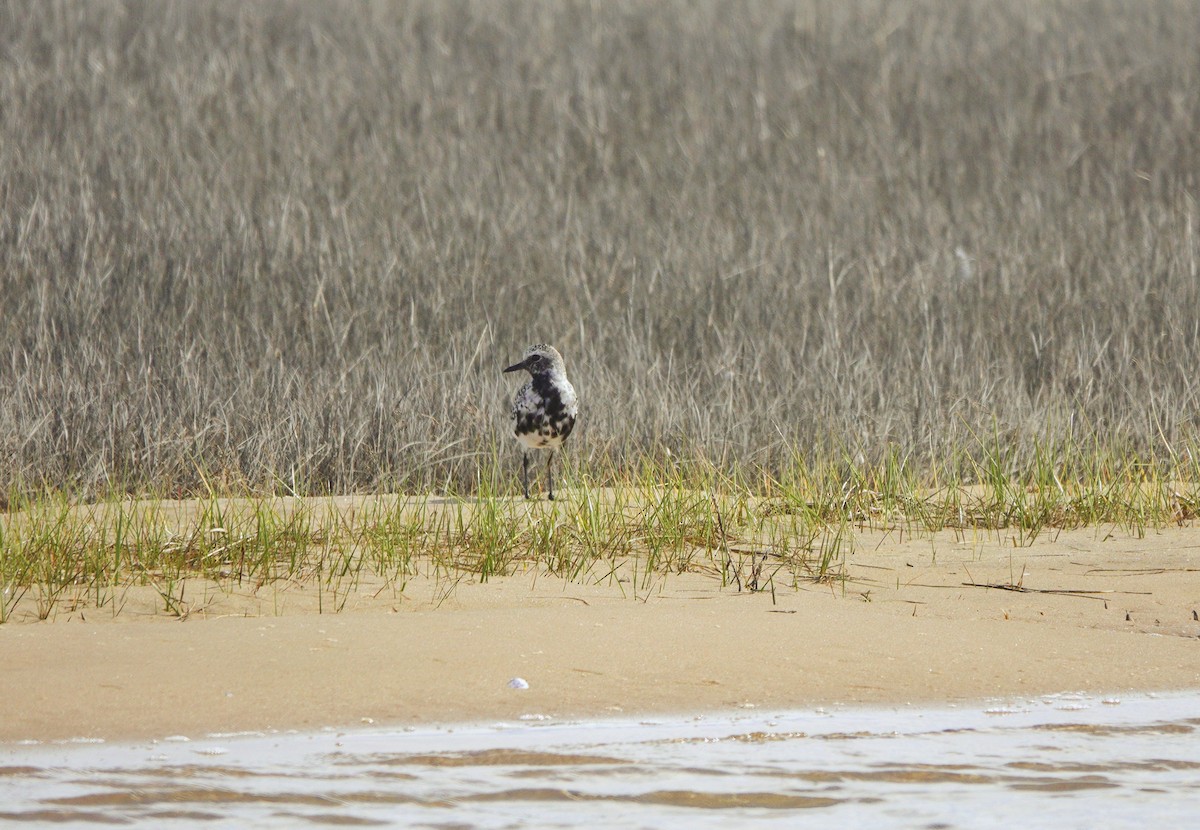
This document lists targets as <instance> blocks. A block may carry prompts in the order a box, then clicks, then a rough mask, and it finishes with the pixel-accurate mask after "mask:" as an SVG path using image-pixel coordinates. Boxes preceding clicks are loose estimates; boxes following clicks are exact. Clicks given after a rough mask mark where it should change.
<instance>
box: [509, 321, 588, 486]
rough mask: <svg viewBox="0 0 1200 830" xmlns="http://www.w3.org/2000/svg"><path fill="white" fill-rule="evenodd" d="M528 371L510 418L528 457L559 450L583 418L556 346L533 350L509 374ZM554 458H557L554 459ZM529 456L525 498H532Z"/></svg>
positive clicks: (514, 431)
mask: <svg viewBox="0 0 1200 830" xmlns="http://www.w3.org/2000/svg"><path fill="white" fill-rule="evenodd" d="M521 369H524V370H525V371H527V372H529V376H530V377H529V381H528V382H527V383H526V384H525V385H524V386H522V387H521V388H520V389H518V390H517V394H516V396H515V397H514V398H513V403H512V410H511V412H510V415H511V417H512V422H513V435H514V436H515V437H516V439H517V440H518V441H520V442H521V446H522V447H524V449H525V451H526V453H528V451H529V450H551V451H553V450H555V449H557V448H558V447H560V446H562V443H563V441H566V440H567V436H568V435H570V434H571V430H573V429H574V428H575V419H576V418H577V417H578V416H579V401H578V398H576V396H575V387H573V386H572V385H571V382H570V381H569V380H567V370H566V365H565V364H564V363H563V359H562V355H561V354H559V353H558V350H557V349H555V348H554V347H553V346H547V345H546V344H544V343H539V344H537V345H534V346H530V347H529V348H528V349H527V350H526V352H525V358H524V359H523V360H522V361H521V362H520V363H517V364H514V365H512V366H509V367H508V368H507V369H505V370H504V371H505V372H515V371H518V370H521ZM551 457H553V456H551ZM528 466H529V458H528V455H527V454H526V456H525V457H524V459H523V469H522V472H523V476H522V484H524V486H525V496H526V497H527V498H528V496H529V485H528ZM546 475H547V478H548V479H549V484H550V487H549V490H550V498H554V484H553V478H551V477H550V459H547V461H546Z"/></svg>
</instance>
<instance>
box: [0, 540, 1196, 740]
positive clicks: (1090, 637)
mask: <svg viewBox="0 0 1200 830" xmlns="http://www.w3.org/2000/svg"><path fill="white" fill-rule="evenodd" d="M1015 541H1017V540H1014V539H1013V538H1012V537H1011V535H1009V534H1004V533H1001V534H998V533H996V532H991V533H986V532H982V531H981V532H978V533H971V532H967V533H966V534H965V535H964V534H963V533H962V532H958V533H953V532H945V533H938V534H935V535H933V536H928V535H926V536H922V537H910V536H908V535H902V534H898V533H895V532H893V533H882V532H867V533H860V534H858V536H857V538H856V545H855V551H856V552H855V553H853V554H852V555H851V556H850V557H849V558H848V560H847V563H846V579H845V580H844V581H837V582H834V583H832V584H820V583H812V582H801V583H800V584H799V586H798V587H797V588H792V587H784V586H782V585H781V584H778V583H777V584H776V590H775V591H774V592H773V594H772V593H771V592H765V591H764V592H758V593H749V592H740V593H739V592H737V591H736V590H734V589H732V588H729V587H725V588H722V586H721V584H720V580H719V579H718V578H717V577H716V576H715V575H714V574H713V573H688V574H676V575H669V576H666V577H658V578H656V579H655V581H654V583H653V585H652V586H650V587H649V589H647V588H646V587H645V586H642V585H638V584H637V583H636V582H635V581H631V580H630V579H629V578H628V577H627V576H617V577H613V576H605V575H604V573H594V574H593V575H591V576H590V577H587V578H586V579H583V580H580V581H576V582H566V581H564V580H561V579H557V578H554V577H552V576H548V575H546V574H545V573H536V572H525V573H518V574H515V575H512V576H508V577H504V578H499V579H497V578H493V579H492V580H489V581H488V582H486V583H479V582H477V581H471V580H469V579H464V580H461V581H459V582H458V583H457V584H456V585H455V586H453V590H449V588H450V586H449V585H448V584H447V583H446V582H445V581H439V580H436V579H415V580H410V581H409V582H408V584H407V585H406V586H405V587H404V590H403V592H402V593H398V592H396V591H394V590H383V589H382V587H381V586H371V585H366V584H363V585H360V586H358V587H357V589H356V591H355V592H354V593H353V594H352V595H351V596H349V597H348V598H347V600H346V603H345V606H344V608H343V610H342V611H341V613H336V614H329V613H325V614H318V613H315V611H316V606H317V602H316V593H317V592H316V589H315V587H314V586H313V585H305V584H299V583H297V584H292V585H289V586H286V587H284V588H279V587H278V586H276V587H274V588H262V589H259V591H258V592H251V591H250V590H249V589H247V590H246V591H245V592H244V593H240V594H238V593H231V592H228V591H226V592H221V591H217V590H216V589H214V588H206V587H204V586H198V587H196V588H195V589H194V590H192V591H191V593H190V594H189V596H191V597H193V598H194V599H193V604H192V606H191V608H192V611H191V613H190V615H189V616H188V618H187V619H186V620H184V621H179V620H177V619H174V618H172V617H170V616H167V615H164V614H162V613H151V611H152V609H153V607H154V606H153V602H152V601H151V600H147V599H145V598H139V596H137V595H130V596H129V597H127V598H126V600H127V601H126V604H125V606H124V607H123V609H122V611H121V613H120V614H117V615H115V616H114V615H113V614H112V613H111V611H106V610H94V609H93V610H87V609H80V610H75V611H71V610H69V609H64V610H62V611H61V612H60V613H58V614H57V615H56V616H55V617H54V619H53V620H52V621H47V622H21V621H16V622H11V623H8V624H5V625H3V626H0V658H2V660H3V664H4V671H3V672H0V699H2V700H3V701H4V716H3V718H0V741H14V740H24V739H37V740H55V739H69V738H91V737H98V738H105V739H110V740H112V739H122V738H129V739H132V738H156V737H165V736H170V735H187V736H201V735H204V734H209V733H214V732H233V731H243V730H266V729H291V728H294V729H315V728H321V727H349V726H358V725H361V724H363V723H375V724H395V725H404V724H417V723H450V722H461V721H492V720H497V719H515V718H519V717H521V716H522V715H538V714H542V715H551V716H556V717H560V718H562V717H595V716H611V715H618V714H621V715H625V716H629V715H639V714H666V713H681V712H692V711H704V710H716V709H729V708H736V707H773V708H782V707H804V706H811V705H820V704H828V703H834V702H841V703H904V702H913V703H929V702H936V701H956V700H969V699H970V700H974V699H982V698H991V697H1004V696H1015V695H1031V694H1043V693H1052V692H1060V691H1088V692H1095V693H1109V692H1111V693H1122V692H1131V691H1155V690H1177V689H1196V688H1200V639H1198V637H1200V621H1197V620H1196V619H1195V616H1196V612H1197V611H1198V610H1200V528H1196V527H1185V528H1171V529H1166V530H1160V531H1152V530H1151V531H1147V532H1146V534H1145V536H1144V538H1137V537H1136V536H1130V535H1128V534H1127V533H1125V532H1123V531H1121V530H1120V529H1114V528H1109V527H1106V528H1085V529H1081V530H1074V531H1069V532H1061V533H1053V534H1045V535H1044V536H1043V537H1042V538H1041V539H1039V540H1038V541H1036V542H1034V543H1033V544H1032V545H1029V546H1017V545H1016V544H1015ZM618 573H620V572H618ZM965 583H972V584H965ZM989 585H991V586H999V585H1004V586H1009V587H1017V586H1019V587H1020V588H1022V589H1023V590H1022V591H1013V590H1002V589H1000V588H997V587H980V586H989ZM323 602H324V603H327V602H328V600H327V598H323ZM516 677H520V678H523V679H524V680H525V681H527V683H528V686H529V688H528V689H524V690H517V689H513V688H510V686H509V681H510V680H511V679H513V678H516Z"/></svg>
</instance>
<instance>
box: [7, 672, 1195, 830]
mask: <svg viewBox="0 0 1200 830" xmlns="http://www.w3.org/2000/svg"><path fill="white" fill-rule="evenodd" d="M1197 815H1200V694H1194V693H1193V694H1188V695H1164V696H1138V697H1126V698H1122V699H1119V700H1118V699H1113V698H1096V697H1088V696H1083V695H1057V696H1050V697H1043V698H1037V699H1032V700H1021V701H1012V700H1009V701H1004V702H996V703H992V704H981V705H972V706H961V707H946V708H916V707H902V708H891V709H859V708H829V709H826V710H815V711H808V712H774V713H766V712H761V711H757V710H744V711H739V712H738V713H736V714H727V715H722V716H704V717H696V718H687V719H683V718H676V719H652V720H639V721H634V720H608V721H601V722H591V723H580V722H559V721H555V720H553V719H549V718H543V717H542V716H540V715H536V714H531V715H529V716H527V717H526V719H524V720H522V721H521V722H516V723H505V724H496V725H493V726H468V727H457V728H422V729H414V730H405V731H395V730H393V731H383V730H377V729H364V730H362V731H351V732H333V731H327V732H320V733H317V734H301V733H277V734H268V735H257V734H256V735H224V736H222V735H215V736H208V737H204V738H201V739H193V740H188V739H187V738H184V737H182V736H176V737H174V738H167V739H164V740H162V741H152V742H146V743H139V744H92V743H83V742H65V743H58V744H25V745H7V746H3V747H0V827H3V826H4V825H14V826H15V825H18V824H19V825H22V826H24V825H29V824H35V823H42V822H44V823H47V824H52V825H53V826H56V827H72V826H77V827H84V826H100V825H121V826H145V827H182V826H189V827H193V826H203V827H214V828H215V827H248V826H254V827H297V826H302V827H307V826H316V827H319V826H322V825H325V826H352V827H353V826H364V827H370V826H405V827H429V828H447V830H448V829H449V828H473V827H481V828H502V827H528V826H538V827H580V826H587V827H654V828H662V827H681V828H682V827H687V828H692V827H730V826H745V825H754V826H759V825H772V826H781V827H782V826H789V827H790V826H795V825H796V824H797V821H798V819H802V820H803V821H804V823H805V825H806V826H830V827H832V826H838V827H846V826H865V825H866V823H867V822H873V823H874V824H875V826H880V825H882V826H887V827H927V828H934V827H1006V828H1011V827H1092V826H1097V825H1101V826H1105V827H1146V826H1152V825H1154V824H1160V825H1166V826H1183V825H1184V823H1185V821H1186V822H1187V823H1189V824H1190V823H1191V822H1193V821H1194V820H1195V817H1196V816H1197Z"/></svg>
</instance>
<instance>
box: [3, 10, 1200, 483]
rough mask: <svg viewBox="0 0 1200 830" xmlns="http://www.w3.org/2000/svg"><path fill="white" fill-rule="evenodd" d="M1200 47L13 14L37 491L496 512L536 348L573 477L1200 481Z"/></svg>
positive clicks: (566, 14)
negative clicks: (514, 387)
mask: <svg viewBox="0 0 1200 830" xmlns="http://www.w3.org/2000/svg"><path fill="white" fill-rule="evenodd" d="M1198 35H1200V30H1198V29H1197V17H1196V15H1195V14H1194V9H1193V8H1192V6H1191V5H1190V4H1189V3H1186V2H1182V0H1151V2H1146V3H1136V4H1131V3H1124V2H1104V0H1095V1H1094V2H1074V1H1073V0H1072V1H1071V2H1068V1H1067V0H1057V2H1048V3H1027V2H1019V1H1018V0H1001V2H996V3H987V4H979V3H951V2H937V1H936V0H928V2H922V1H921V0H905V1H904V2H899V3H891V2H889V3H882V2H873V0H855V1H854V2H848V3H840V2H839V3H832V2H786V3H784V2H771V1H770V0H763V2H753V3H748V4H725V3H717V2H701V3H686V4H685V3H680V2H666V3H649V2H646V3H643V2H620V3H611V4H610V3H598V4H588V3H564V4H542V3H534V2H514V3H503V4H499V3H475V2H462V3H440V2H439V3H434V2H428V3H426V2H413V3H403V4H392V3H361V4H359V3H354V4H351V3H345V2H334V0H330V2H315V1H314V2H300V1H298V0H297V1H296V2H292V1H290V0H267V1H266V2H261V3H254V4H250V5H246V4H243V3H240V2H234V0H188V2H182V0H180V1H178V2H159V3H133V2H114V1H108V2H105V1H104V0H99V1H98V2H92V3H75V2H56V1H55V0H39V1H38V2H19V1H18V0H10V1H9V2H4V3H0V101H3V102H4V103H3V106H2V107H0V217H2V219H0V287H2V295H3V298H4V312H3V315H0V489H4V490H10V489H12V488H14V487H17V488H28V487H30V486H41V485H47V486H50V487H51V488H54V489H58V488H63V489H66V490H68V491H70V492H76V493H83V494H89V493H90V494H102V493H104V492H108V491H111V490H112V489H114V488H115V489H121V490H132V491H137V492H145V491H152V492H159V493H182V494H187V493H194V494H202V493H204V492H206V491H207V487H208V486H209V485H213V486H226V487H234V488H238V487H242V488H244V487H247V486H248V487H250V488H253V489H256V490H259V491H263V490H265V491H269V492H295V493H314V492H315V493H321V492H351V491H360V492H361V491H364V490H366V491H371V490H376V491H378V490H383V489H394V488H398V489H403V490H410V491H420V490H427V489H429V488H446V487H450V488H454V489H459V490H472V489H474V488H476V487H477V486H478V484H479V478H480V474H479V468H480V467H481V465H482V466H486V465H488V464H490V463H492V459H494V458H495V457H496V456H497V454H504V453H507V452H509V451H510V450H511V448H510V447H509V446H508V444H507V441H508V439H507V437H506V436H505V434H504V432H505V422H504V409H505V406H506V404H505V400H506V395H507V389H506V386H505V384H504V380H503V379H502V378H501V376H500V374H499V368H500V367H501V366H503V365H505V364H506V362H508V361H510V360H511V359H512V357H513V355H516V354H519V353H520V351H521V350H522V349H523V347H524V346H525V345H526V343H527V342H530V341H534V340H549V341H553V342H555V343H556V344H558V345H559V346H560V348H561V349H562V351H563V352H564V353H565V354H566V356H567V360H568V365H569V369H570V371H571V373H572V376H573V378H574V379H575V381H576V385H577V387H578V388H579V389H580V392H581V394H582V397H583V401H584V407H585V409H584V416H583V421H582V423H581V429H580V431H579V434H578V436H577V437H576V438H573V440H572V447H571V448H570V452H569V453H568V456H569V463H570V464H573V465H574V466H575V468H576V469H577V470H579V469H582V470H589V469H591V470H598V469H614V470H618V471H622V474H628V472H629V471H633V470H636V469H637V468H638V465H639V464H641V463H642V461H643V460H645V459H649V460H650V461H652V462H654V463H659V462H662V461H663V460H664V459H676V460H677V459H680V458H683V459H685V462H683V463H690V461H687V460H689V459H695V458H699V459H702V460H703V461H704V462H705V463H712V464H714V465H716V466H717V467H719V468H721V469H723V470H726V471H733V470H738V469H741V470H744V471H748V472H747V476H748V477H751V478H752V477H753V476H754V475H756V474H757V473H755V472H750V471H765V474H767V475H770V476H778V475H784V474H786V470H787V468H788V467H789V466H790V465H792V464H793V463H794V462H795V460H796V459H797V458H801V459H806V460H813V459H828V458H843V457H844V458H846V459H849V460H850V463H851V464H852V465H853V464H855V463H864V462H866V463H876V462H878V461H880V460H881V459H883V458H885V457H886V456H888V455H889V454H891V453H894V452H897V451H898V452H899V453H900V455H902V456H904V457H907V458H910V459H911V460H912V461H913V462H914V463H917V464H918V465H921V466H925V467H928V468H930V469H932V468H934V467H939V466H941V467H950V468H955V470H956V471H957V473H958V475H962V474H964V473H969V471H970V470H971V469H973V468H974V467H976V466H978V465H979V463H980V462H981V460H982V459H984V458H985V456H987V455H988V454H989V453H991V452H992V451H993V444H994V443H995V442H998V443H999V445H1000V446H1001V447H1002V448H1003V451H1004V453H1005V455H1006V457H1007V458H1008V459H1009V461H1010V463H1011V465H1012V468H1013V470H1014V471H1020V470H1022V469H1024V468H1026V467H1028V466H1029V465H1031V464H1033V463H1034V460H1035V456H1036V455H1037V454H1038V453H1039V452H1050V453H1052V454H1056V455H1059V456H1064V457H1066V456H1070V455H1072V454H1073V453H1074V450H1073V448H1075V447H1078V446H1085V447H1091V446H1092V445H1094V444H1095V445H1098V446H1099V447H1100V448H1101V450H1102V451H1103V452H1110V453H1115V454H1117V455H1131V454H1132V455H1136V456H1138V457H1140V458H1145V459H1157V460H1160V461H1161V460H1164V459H1165V460H1167V461H1170V460H1172V459H1178V458H1181V457H1184V456H1186V455H1187V454H1188V453H1189V452H1190V449H1191V448H1192V447H1194V437H1195V434H1196V420H1195V419H1196V412H1197V405H1198V403H1200V399H1198V389H1200V381H1198V380H1197V378H1198V377H1200V373H1198V372H1197V371H1196V368H1197V366H1198V365H1200V362H1198V360H1197V358H1198V357H1200V318H1198V314H1197V309H1198V308H1200V279H1198V275H1197V254H1198V250H1200V239H1198V236H1197V221H1198V220H1197V209H1196V203H1195V198H1196V193H1197V187H1198V181H1197V177H1198V176H1200V173H1198V172H1197V171H1200V94H1197V87H1198V84H1200V53H1198V52H1197V50H1196V49H1195V43H1196V40H1197V36H1198ZM980 436H984V437H983V438H980ZM504 457H507V456H504ZM1064 463H1066V464H1070V463H1071V461H1070V459H1069V458H1068V459H1067V460H1066V461H1065V462H1064ZM1186 463H1187V461H1186V458H1185V460H1184V464H1185V466H1186Z"/></svg>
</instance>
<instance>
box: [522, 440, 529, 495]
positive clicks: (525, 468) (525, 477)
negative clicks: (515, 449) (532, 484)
mask: <svg viewBox="0 0 1200 830" xmlns="http://www.w3.org/2000/svg"><path fill="white" fill-rule="evenodd" d="M521 486H522V487H523V488H524V489H525V498H527V499H528V498H529V453H528V452H525V451H522V452H521Z"/></svg>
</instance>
